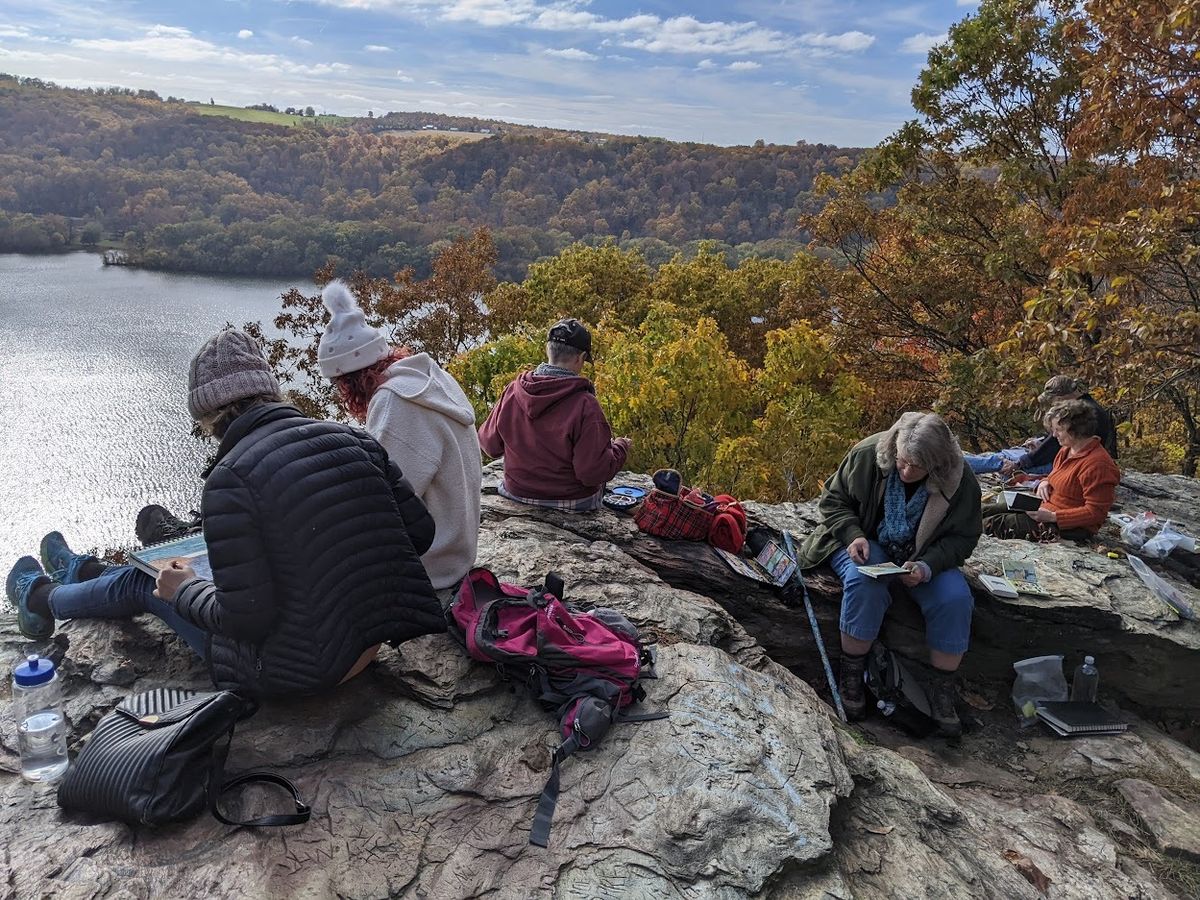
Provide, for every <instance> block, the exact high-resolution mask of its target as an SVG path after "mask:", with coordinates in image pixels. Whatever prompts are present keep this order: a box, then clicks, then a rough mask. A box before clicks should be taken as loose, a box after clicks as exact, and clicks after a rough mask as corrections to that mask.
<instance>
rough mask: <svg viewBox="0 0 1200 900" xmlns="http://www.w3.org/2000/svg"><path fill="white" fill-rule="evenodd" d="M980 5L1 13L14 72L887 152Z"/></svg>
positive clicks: (351, 0) (408, 6)
mask: <svg viewBox="0 0 1200 900" xmlns="http://www.w3.org/2000/svg"><path fill="white" fill-rule="evenodd" d="M976 6H977V4H976V2H975V0H925V2H905V0H895V2H893V0H811V2H805V0H722V2H716V0H703V2H692V3H668V2H660V0H640V2H638V0H205V2H194V0H187V2H184V0H175V2H167V0H91V2H87V3H80V2H73V0H34V2H30V0H0V71H2V72H8V73H10V74H14V75H25V76H33V77H37V78H42V79H44V80H48V81H53V82H56V83H58V84H61V85H70V86H74V87H108V86H112V85H117V86H121V87H132V88H146V89H150V90H155V91H157V92H158V93H159V94H161V95H162V96H163V97H166V96H168V95H174V96H177V97H184V98H186V99H189V100H192V99H195V100H203V101H205V102H207V101H208V100H209V99H210V98H212V99H214V100H215V101H216V102H217V103H222V104H229V105H233V106H246V105H248V104H251V103H263V102H267V103H272V104H274V105H275V106H277V107H279V108H280V109H283V108H284V107H288V106H296V107H305V106H309V105H311V106H313V107H314V108H316V110H317V111H324V112H330V113H339V114H342V115H366V113H367V112H368V111H372V112H374V113H375V114H376V115H380V114H382V113H384V112H387V111H389V110H394V111H398V112H399V111H405V112H409V111H417V110H421V111H429V112H440V113H448V114H452V115H468V116H479V117H482V118H494V119H502V120H505V121H510V122H520V123H523V124H529V125H541V126H547V127H554V128H568V129H581V130H587V131H606V132H614V133H618V134H643V135H654V136H658V137H664V138H668V139H671V140H687V141H702V142H708V143H715V144H750V143H753V142H754V141H756V140H759V139H762V140H765V141H767V142H768V143H776V144H790V143H795V142H796V141H798V140H805V141H808V142H810V143H831V144H838V145H841V146H872V145H874V144H877V143H879V142H880V141H881V140H883V139H884V138H885V137H887V136H888V135H889V134H891V133H892V132H893V131H895V130H896V129H897V128H898V127H899V126H900V125H901V124H902V123H903V122H904V121H906V120H907V119H910V118H912V117H913V115H914V114H913V110H912V106H911V103H910V100H909V95H910V92H911V90H912V86H913V84H914V83H915V81H916V78H917V75H918V73H919V72H920V70H921V67H922V66H923V64H924V61H925V56H926V53H927V52H928V50H929V47H930V46H932V45H933V44H934V43H936V42H937V41H938V40H940V39H942V38H944V36H945V34H946V30H947V28H949V26H950V25H952V24H953V23H954V22H957V21H959V20H960V19H962V18H963V17H964V16H966V15H969V14H970V13H972V12H973V11H974V10H975V8H976Z"/></svg>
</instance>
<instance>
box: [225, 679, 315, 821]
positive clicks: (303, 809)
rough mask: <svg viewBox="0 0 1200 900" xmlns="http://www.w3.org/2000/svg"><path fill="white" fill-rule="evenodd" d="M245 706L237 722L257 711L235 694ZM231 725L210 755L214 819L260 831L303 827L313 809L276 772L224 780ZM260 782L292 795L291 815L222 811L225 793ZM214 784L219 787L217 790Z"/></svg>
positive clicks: (245, 773)
mask: <svg viewBox="0 0 1200 900" xmlns="http://www.w3.org/2000/svg"><path fill="white" fill-rule="evenodd" d="M238 696H239V697H241V699H242V700H243V701H244V702H245V703H246V710H245V712H244V713H243V715H242V716H241V717H240V718H239V720H238V721H242V720H244V719H248V718H249V717H250V716H252V715H254V714H255V713H256V712H258V703H257V702H256V701H255V700H253V699H250V698H247V697H243V696H242V695H240V694H239V695H238ZM234 727H235V726H234V725H230V726H229V733H228V734H227V735H226V737H225V739H224V741H217V743H216V744H214V745H213V754H212V770H211V774H210V775H209V777H210V778H211V781H210V782H209V791H208V809H209V812H211V813H212V814H213V818H214V819H216V820H217V821H218V822H221V823H223V824H225V825H241V826H244V827H246V828H260V827H264V826H271V825H303V824H304V823H305V822H307V821H308V820H309V819H310V818H312V808H311V807H310V806H309V805H308V804H307V803H305V802H304V801H303V800H301V799H300V792H299V791H298V790H296V786H295V785H294V784H292V783H291V782H290V781H288V780H287V779H286V778H284V777H283V776H282V775H278V774H276V773H275V772H244V773H243V774H241V775H235V776H234V777H233V778H230V779H229V780H228V781H226V780H225V757H226V754H227V753H228V752H229V745H230V743H232V741H233V730H234ZM255 782H261V783H264V784H275V785H278V786H279V787H281V788H283V789H284V790H286V791H287V792H288V793H289V794H291V795H292V802H293V803H294V804H295V805H296V811H295V812H294V813H275V814H273V815H269V816H260V817H259V818H257V819H245V820H240V819H231V818H229V817H228V816H226V815H225V814H224V813H223V812H221V807H220V805H219V804H220V802H221V798H222V797H224V796H225V795H226V794H228V793H229V792H230V791H231V790H233V789H234V788H237V787H241V786H242V785H244V784H251V783H255ZM216 785H220V788H219V789H217V788H216Z"/></svg>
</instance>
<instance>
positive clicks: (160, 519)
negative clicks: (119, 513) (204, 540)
mask: <svg viewBox="0 0 1200 900" xmlns="http://www.w3.org/2000/svg"><path fill="white" fill-rule="evenodd" d="M193 516H194V517H193V518H192V519H191V521H187V520H185V519H181V518H179V517H178V516H176V515H173V514H172V513H171V511H170V510H169V509H167V508H166V507H165V506H159V505H158V504H156V503H154V504H151V505H150V506H143V507H142V511H141V512H139V513H138V515H137V522H136V524H134V526H133V531H134V533H135V534H136V535H137V539H138V540H139V541H141V542H142V546H143V547H149V546H150V545H151V544H161V543H162V542H163V541H173V540H175V539H176V538H181V537H184V536H186V535H189V534H192V533H193V532H196V531H199V530H200V516H199V515H195V514H193Z"/></svg>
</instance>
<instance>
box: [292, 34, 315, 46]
mask: <svg viewBox="0 0 1200 900" xmlns="http://www.w3.org/2000/svg"><path fill="white" fill-rule="evenodd" d="M288 40H289V41H291V42H292V43H293V44H295V45H296V46H297V47H311V46H312V45H313V42H312V41H310V40H308V39H306V38H302V37H300V35H298V34H293V35H292V36H291V37H290V38H288Z"/></svg>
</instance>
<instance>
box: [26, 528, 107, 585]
mask: <svg viewBox="0 0 1200 900" xmlns="http://www.w3.org/2000/svg"><path fill="white" fill-rule="evenodd" d="M41 556H42V565H43V566H45V567H46V574H47V575H49V576H50V577H51V578H53V579H54V580H55V581H57V582H58V583H59V584H78V583H79V582H81V581H90V580H91V579H93V578H95V577H96V576H97V575H99V574H100V573H101V572H103V571H104V563H102V562H100V560H98V559H96V557H94V556H92V555H91V554H90V553H76V552H74V551H73V550H72V549H71V548H70V547H68V546H67V541H66V538H64V537H63V536H62V532H59V531H52V532H50V533H49V534H48V535H46V536H45V537H44V538H42V546H41Z"/></svg>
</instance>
